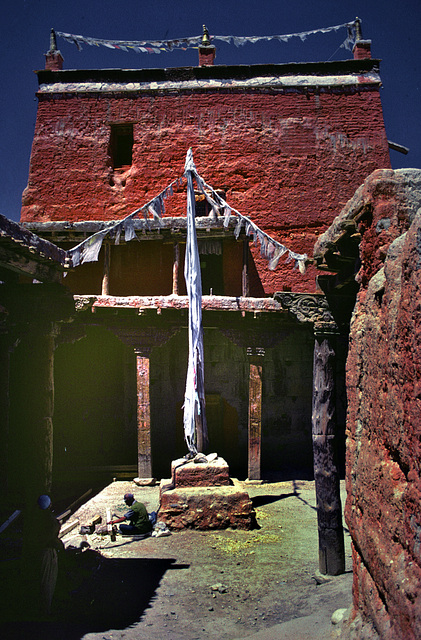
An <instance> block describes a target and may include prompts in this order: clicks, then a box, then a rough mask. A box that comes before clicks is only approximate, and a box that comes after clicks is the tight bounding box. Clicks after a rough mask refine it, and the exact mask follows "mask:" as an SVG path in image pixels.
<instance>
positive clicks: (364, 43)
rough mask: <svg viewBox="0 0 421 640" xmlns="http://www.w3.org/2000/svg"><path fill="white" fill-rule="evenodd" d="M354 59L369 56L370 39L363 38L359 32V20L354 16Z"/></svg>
mask: <svg viewBox="0 0 421 640" xmlns="http://www.w3.org/2000/svg"><path fill="white" fill-rule="evenodd" d="M352 53H353V54H354V60H362V59H363V58H371V40H363V36H362V32H361V20H360V19H359V18H355V44H354V48H353V50H352Z"/></svg>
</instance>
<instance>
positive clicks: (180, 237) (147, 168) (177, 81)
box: [21, 41, 390, 478]
mask: <svg viewBox="0 0 421 640" xmlns="http://www.w3.org/2000/svg"><path fill="white" fill-rule="evenodd" d="M207 49H209V47H207ZM205 53H206V51H205ZM208 53H209V52H208ZM199 54H203V51H202V52H201V51H200V50H199ZM201 60H202V62H203V60H205V62H206V64H202V65H199V66H198V67H195V68H191V67H190V68H178V69H152V70H145V69H144V70H142V69H140V70H94V71H86V70H80V71H66V70H63V69H62V68H61V66H62V61H61V56H60V54H59V52H57V51H56V50H55V49H54V48H53V49H52V50H51V51H50V52H49V53H48V54H47V64H46V66H47V68H46V69H45V70H43V71H39V72H38V80H39V89H38V93H37V97H38V113H37V121H36V127H35V134H34V141H33V147H32V155H31V162H30V171H29V180H28V186H27V188H26V189H25V191H24V194H23V206H22V214H21V222H22V223H23V224H24V225H25V226H26V227H27V228H28V229H30V230H32V231H34V232H36V233H37V234H39V235H40V236H41V237H43V238H46V239H49V240H51V241H52V242H54V243H55V244H57V245H59V246H60V247H61V248H63V249H65V250H69V249H71V248H72V247H74V246H75V245H77V244H78V243H80V242H84V241H86V240H87V239H88V238H90V237H91V236H92V235H93V234H97V233H100V234H101V232H104V238H103V241H102V245H101V249H100V252H99V255H98V261H95V262H89V263H85V264H80V265H78V266H75V265H72V264H71V262H69V263H68V267H69V269H68V271H69V272H68V274H67V276H66V278H65V280H64V283H65V285H66V286H67V287H68V289H69V291H70V292H71V293H72V294H73V296H74V300H75V307H76V311H75V316H74V319H73V321H72V322H71V323H68V324H67V325H66V326H65V327H64V328H63V330H62V331H61V332H60V335H58V336H57V337H56V349H55V413H54V430H55V431H54V433H55V440H54V443H55V444H54V465H55V468H56V469H57V473H59V474H63V473H65V471H66V469H67V470H68V472H69V473H74V469H75V467H80V468H81V469H82V468H91V469H92V468H95V467H98V468H102V469H104V468H107V469H112V470H113V472H115V470H116V469H120V470H121V469H124V468H130V469H131V468H132V466H133V465H137V471H138V473H139V475H143V476H144V477H148V476H158V477H161V476H165V475H166V474H167V473H168V470H169V466H170V461H171V459H173V458H174V457H177V456H179V455H180V454H183V452H185V445H184V443H183V434H182V411H181V407H182V404H183V396H184V384H185V375H186V367H187V330H186V327H187V298H186V295H185V293H186V291H185V285H184V281H183V278H182V272H183V261H184V249H185V241H186V222H185V215H186V214H185V188H184V186H183V184H182V183H181V181H180V178H181V177H182V175H183V167H184V159H185V156H186V152H187V150H188V149H189V148H192V150H193V154H194V159H195V163H196V166H197V169H198V171H199V173H200V174H201V175H202V176H203V177H204V179H205V180H206V183H207V184H208V185H211V186H212V187H213V188H214V189H215V191H216V192H217V193H218V194H221V197H223V199H224V201H225V202H227V203H229V205H230V207H232V209H233V215H232V217H231V219H230V220H229V221H228V223H227V221H226V220H225V219H224V217H223V216H221V215H219V213H218V212H217V211H215V210H214V209H212V208H210V207H209V206H208V201H207V200H206V197H205V195H204V194H203V193H201V192H200V190H199V191H198V193H197V197H196V207H197V208H196V216H197V217H196V226H197V233H198V241H199V250H200V253H201V268H202V284H203V293H204V298H203V324H204V343H205V388H206V396H207V420H208V425H209V432H210V448H211V449H212V450H217V452H218V453H219V454H220V455H222V456H224V457H225V458H226V459H227V461H228V463H229V464H230V466H231V468H232V472H233V473H234V474H236V475H239V476H240V477H247V476H248V477H251V478H253V477H255V478H258V477H261V475H262V474H263V475H268V474H270V473H272V472H273V473H278V474H279V473H280V474H283V475H284V476H287V475H290V474H299V475H302V474H311V473H312V471H311V469H312V438H311V424H312V396H313V345H314V336H315V330H316V332H319V333H320V332H323V331H324V330H326V331H329V332H330V333H331V332H332V331H334V332H335V333H336V334H337V355H338V358H337V364H335V367H337V372H338V375H337V380H338V384H337V390H336V391H335V399H334V403H335V407H336V409H337V415H338V421H339V424H340V425H341V426H342V431H344V428H343V427H344V420H345V417H344V416H345V405H344V394H343V387H341V384H342V383H341V380H343V369H344V359H345V354H346V349H347V343H346V341H347V338H346V336H347V330H346V331H344V332H343V336H341V326H340V325H341V323H342V322H343V323H344V324H346V322H347V318H345V319H343V320H341V319H339V321H338V320H337V319H335V318H334V314H332V309H331V307H330V306H329V303H328V301H327V299H326V297H325V296H324V294H323V293H322V291H321V290H320V289H319V288H318V286H317V285H316V268H315V267H314V266H313V264H312V261H311V260H308V264H307V270H306V272H305V273H304V274H303V273H301V271H300V270H299V269H294V268H293V266H294V262H292V263H291V262H289V263H287V264H285V263H284V262H283V261H282V260H281V262H279V264H278V266H277V268H276V269H274V270H270V269H269V268H268V262H267V260H266V258H265V256H264V255H262V254H264V251H261V247H260V246H258V244H257V245H256V244H255V243H253V242H251V241H250V240H251V238H250V236H249V235H247V233H246V231H247V229H246V228H245V227H243V228H242V229H241V230H240V231H238V226H237V225H238V220H239V217H238V215H236V213H235V212H237V213H240V214H242V215H244V216H248V217H249V218H250V219H251V220H252V221H253V223H254V224H255V225H257V227H258V228H259V229H261V230H262V231H263V232H264V233H265V234H267V235H268V236H269V237H270V238H273V239H274V240H275V241H276V242H279V243H282V245H285V246H286V247H288V249H290V250H291V251H292V252H295V253H299V254H308V255H310V254H311V252H312V247H313V245H314V243H315V241H316V239H317V238H318V236H319V235H320V234H321V233H322V232H323V231H324V230H325V229H326V228H327V227H328V226H329V224H330V223H331V222H332V220H333V218H334V217H335V215H336V214H337V213H338V211H340V209H341V208H342V207H343V206H344V205H345V203H346V202H347V200H348V199H349V198H350V197H351V196H352V195H353V193H354V191H355V189H356V188H357V187H358V186H359V185H360V184H361V183H362V182H363V180H364V178H365V177H366V176H367V175H368V174H369V173H371V172H372V171H373V170H375V169H377V168H388V167H390V160H389V152H388V142H387V138H386V133H385V128H384V122H383V116H382V109H381V101H380V94H379V88H380V84H381V82H380V77H379V61H378V60H374V59H372V58H371V57H370V48H369V46H368V45H367V41H361V42H357V43H356V45H355V49H354V59H352V60H345V61H340V62H323V63H300V64H282V65H252V66H233V67H230V66H223V65H220V66H219V65H218V66H216V65H213V64H209V61H210V62H212V56H210V57H209V55H207V57H205V58H203V57H202V58H201ZM168 185H172V188H171V195H170V196H169V197H168V199H166V201H165V211H164V212H163V213H162V212H161V213H162V217H159V219H158V217H157V216H154V217H153V218H152V217H151V216H150V215H149V214H148V216H149V218H150V219H148V220H145V219H138V216H135V217H134V219H133V239H132V240H131V241H130V242H126V241H125V240H124V239H123V237H122V236H120V233H119V234H118V243H116V239H117V238H116V234H115V233H114V232H113V233H108V234H106V235H105V232H106V231H107V230H109V229H110V228H113V229H114V227H115V224H116V222H117V221H119V220H123V219H125V218H126V217H127V216H128V215H130V214H131V213H132V212H135V211H137V210H138V209H139V208H141V207H143V205H145V203H148V202H151V201H152V200H153V199H154V198H155V197H156V196H157V195H158V194H160V193H163V190H166V188H167V186H168ZM165 194H166V195H167V191H165ZM148 216H147V217H148ZM287 255H290V254H289V253H288V254H287Z"/></svg>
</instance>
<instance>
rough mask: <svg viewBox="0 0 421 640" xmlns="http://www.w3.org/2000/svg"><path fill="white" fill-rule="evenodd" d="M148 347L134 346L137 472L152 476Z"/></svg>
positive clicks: (142, 475)
mask: <svg viewBox="0 0 421 640" xmlns="http://www.w3.org/2000/svg"><path fill="white" fill-rule="evenodd" d="M150 350H151V349H150V348H148V347H142V348H135V354H136V384H137V473H138V477H139V478H152V449H151V409H150V399H149V384H150V382H149V356H150Z"/></svg>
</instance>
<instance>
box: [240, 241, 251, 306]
mask: <svg viewBox="0 0 421 640" xmlns="http://www.w3.org/2000/svg"><path fill="white" fill-rule="evenodd" d="M241 295H242V297H243V298H247V297H248V295H249V243H248V240H243V268H242V271H241Z"/></svg>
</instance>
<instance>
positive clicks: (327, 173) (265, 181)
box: [21, 89, 390, 294]
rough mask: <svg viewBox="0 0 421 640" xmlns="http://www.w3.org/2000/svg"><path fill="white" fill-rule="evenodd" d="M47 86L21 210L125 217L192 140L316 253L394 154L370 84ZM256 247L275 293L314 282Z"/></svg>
mask: <svg viewBox="0 0 421 640" xmlns="http://www.w3.org/2000/svg"><path fill="white" fill-rule="evenodd" d="M40 98H41V99H40V102H39V108H38V116H37V123H36V129H35V135H34V142H33V148H32V156H31V164H30V175H29V182H28V187H27V188H26V189H25V192H24V194H23V207H22V215H21V220H22V221H36V222H43V221H58V220H68V221H72V222H74V221H82V220H104V219H105V220H111V219H118V218H123V217H124V216H126V215H127V214H129V213H130V212H132V211H133V210H134V209H136V208H138V207H139V206H142V205H143V204H145V203H146V202H147V201H148V200H149V199H150V198H152V197H153V196H154V195H156V194H158V193H159V192H160V191H161V190H162V189H163V188H165V186H167V185H168V184H169V183H170V182H171V181H172V180H174V179H175V178H176V177H177V176H180V175H182V173H183V167H184V161H185V155H186V151H187V149H188V148H189V147H192V149H193V154H194V160H195V164H196V167H197V169H198V171H199V173H200V174H201V175H202V176H203V178H204V179H205V180H206V181H207V182H208V183H209V184H211V185H212V186H213V187H215V188H218V189H223V190H225V192H226V199H227V201H228V202H229V203H230V204H231V205H232V206H233V207H234V208H236V209H237V210H238V211H240V212H241V213H242V214H244V215H247V216H249V217H250V218H251V219H252V220H253V221H254V222H255V223H256V224H257V225H259V226H260V228H261V229H263V230H264V231H266V232H267V233H269V234H271V235H272V236H273V237H275V238H276V239H278V240H279V241H280V242H282V243H283V244H285V245H286V246H288V247H289V248H291V249H292V250H293V251H295V252H298V253H302V252H307V253H308V255H311V252H312V251H311V250H312V246H313V244H314V241H315V239H316V238H317V235H318V234H319V233H320V232H322V231H323V230H324V229H326V228H327V226H328V225H329V224H330V223H331V221H332V220H333V218H334V217H335V216H336V215H337V214H338V213H339V211H340V210H341V208H342V206H343V205H344V204H345V202H346V201H347V200H348V199H349V198H350V197H351V196H352V195H353V193H354V191H355V189H356V188H357V187H358V186H359V185H360V184H361V183H362V182H363V180H364V179H365V177H366V176H367V175H368V174H370V173H371V172H372V171H373V170H374V169H376V168H387V167H389V166H390V160H389V153H388V145H387V140H386V134H385V130H384V123H383V115H382V108H381V103H380V96H379V93H378V91H377V90H374V89H373V90H367V89H366V90H361V92H355V93H345V92H342V93H320V94H318V95H316V94H312V93H309V94H307V95H306V94H305V93H301V92H299V91H294V92H290V93H284V94H281V93H276V94H275V93H274V94H270V93H222V92H218V93H202V94H193V93H192V94H178V95H177V94H174V95H141V96H140V95H135V96H129V97H128V96H122V95H121V94H120V97H119V96H117V95H110V94H107V95H98V96H97V95H95V96H94V95H91V96H87V95H85V96H83V95H79V96H74V97H68V96H66V97H65V98H64V97H63V96H59V97H49V96H44V95H41V96H40ZM125 122H130V123H133V125H134V126H133V129H134V146H133V163H132V166H131V167H129V168H128V169H127V170H126V171H125V172H123V173H122V172H121V171H115V170H113V168H112V166H111V160H110V157H109V140H110V126H111V124H113V123H125ZM167 214H168V215H185V196H184V193H182V192H180V193H176V194H175V195H174V196H173V198H171V199H170V200H168V201H167ZM255 253H256V252H255ZM255 259H256V266H257V268H258V272H259V276H260V279H261V282H262V285H263V287H264V290H265V292H266V293H267V294H270V293H272V292H273V291H277V290H280V289H282V288H285V287H288V286H290V287H292V289H293V290H295V291H308V290H313V288H314V276H315V274H314V273H313V272H312V270H311V269H310V270H309V272H308V274H307V276H304V277H303V276H301V275H297V272H293V270H292V269H291V267H290V265H288V266H287V267H285V268H283V267H282V266H280V267H278V269H277V270H276V271H275V272H269V271H268V269H267V263H266V261H264V263H263V262H262V261H261V260H259V258H258V255H255Z"/></svg>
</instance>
